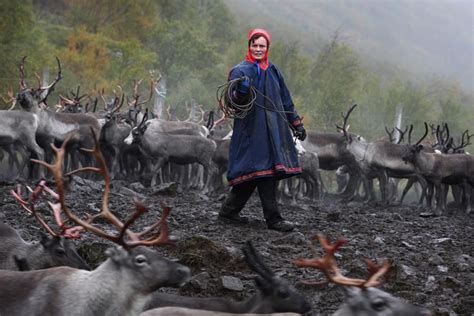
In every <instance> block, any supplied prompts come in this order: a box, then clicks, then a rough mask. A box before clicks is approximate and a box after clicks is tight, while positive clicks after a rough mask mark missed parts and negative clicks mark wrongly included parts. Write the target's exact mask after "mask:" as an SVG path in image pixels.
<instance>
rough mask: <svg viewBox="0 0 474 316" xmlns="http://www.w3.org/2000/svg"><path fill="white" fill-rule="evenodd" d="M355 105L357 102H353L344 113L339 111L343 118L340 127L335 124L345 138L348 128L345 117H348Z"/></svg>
mask: <svg viewBox="0 0 474 316" xmlns="http://www.w3.org/2000/svg"><path fill="white" fill-rule="evenodd" d="M356 106H357V104H353V105H352V106H351V107H350V109H349V110H348V111H347V112H346V113H345V114H344V113H341V115H342V117H343V119H344V122H343V124H342V127H341V126H339V125H337V124H336V128H337V129H338V130H339V131H342V133H343V134H344V137H345V138H346V139H347V138H348V135H347V131H348V130H349V127H348V126H347V119H348V118H349V115H351V113H352V111H353V110H354V108H355V107H356Z"/></svg>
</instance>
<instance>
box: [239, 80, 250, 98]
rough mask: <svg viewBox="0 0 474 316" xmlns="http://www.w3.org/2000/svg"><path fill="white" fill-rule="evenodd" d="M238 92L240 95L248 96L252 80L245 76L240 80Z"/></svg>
mask: <svg viewBox="0 0 474 316" xmlns="http://www.w3.org/2000/svg"><path fill="white" fill-rule="evenodd" d="M237 91H238V92H239V93H240V94H247V93H249V91H250V78H249V77H247V76H243V77H241V78H239V83H238V85H237Z"/></svg>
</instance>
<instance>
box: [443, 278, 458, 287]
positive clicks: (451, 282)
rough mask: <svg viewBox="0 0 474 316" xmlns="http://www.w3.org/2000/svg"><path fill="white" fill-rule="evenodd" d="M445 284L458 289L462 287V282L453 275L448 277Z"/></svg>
mask: <svg viewBox="0 0 474 316" xmlns="http://www.w3.org/2000/svg"><path fill="white" fill-rule="evenodd" d="M443 286H445V287H447V288H450V289H457V288H460V287H462V282H461V281H459V280H457V279H455V278H453V277H452V276H448V277H446V279H445V280H444V282H443Z"/></svg>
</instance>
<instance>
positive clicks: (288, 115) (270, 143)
mask: <svg viewBox="0 0 474 316" xmlns="http://www.w3.org/2000/svg"><path fill="white" fill-rule="evenodd" d="M243 75H246V76H247V77H249V78H250V79H251V82H252V86H254V87H255V88H256V89H257V90H258V91H259V92H260V93H257V98H256V100H255V102H254V106H253V109H252V110H251V112H249V113H248V114H247V116H245V117H244V118H243V119H240V118H236V119H234V129H233V134H232V139H231V143H230V150H229V168H228V171H227V179H228V181H229V185H237V184H240V183H243V182H245V181H250V180H253V179H256V178H262V177H276V178H278V179H282V178H286V177H291V176H293V175H297V174H300V173H301V167H300V166H299V163H298V155H297V152H296V148H295V145H294V141H293V138H292V134H291V131H290V128H289V126H288V125H289V124H292V125H294V126H295V125H297V124H299V123H300V122H301V121H300V118H299V116H298V114H297V113H296V111H295V109H294V105H293V101H292V100H291V96H290V93H289V91H288V88H287V87H286V84H285V82H284V80H283V76H282V74H281V72H280V70H279V69H278V68H277V67H276V66H275V65H273V64H271V63H270V64H269V66H268V68H267V69H266V70H262V69H260V68H258V66H257V65H256V64H254V63H252V62H249V61H243V62H241V63H240V64H238V65H237V66H235V67H234V68H233V69H232V70H231V72H230V74H229V80H232V79H235V78H239V77H241V76H243ZM262 94H263V95H265V96H266V98H264V97H263V95H262ZM267 98H268V99H267ZM269 100H271V102H270V101H269Z"/></svg>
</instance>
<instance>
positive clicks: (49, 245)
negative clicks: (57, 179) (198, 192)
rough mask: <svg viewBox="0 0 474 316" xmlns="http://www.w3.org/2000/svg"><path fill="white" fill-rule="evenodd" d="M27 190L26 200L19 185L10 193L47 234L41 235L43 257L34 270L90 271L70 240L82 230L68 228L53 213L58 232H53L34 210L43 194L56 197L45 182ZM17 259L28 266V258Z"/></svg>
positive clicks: (56, 214)
mask: <svg viewBox="0 0 474 316" xmlns="http://www.w3.org/2000/svg"><path fill="white" fill-rule="evenodd" d="M27 188H28V190H29V191H30V192H31V194H30V196H29V197H28V198H27V199H26V198H23V197H22V194H21V187H20V185H18V186H17V188H16V190H12V191H11V193H12V195H13V197H14V198H15V199H16V201H17V202H18V203H19V204H20V205H21V206H22V207H23V209H25V210H26V211H27V212H28V213H30V214H31V215H33V216H34V217H35V219H36V220H37V221H38V223H39V224H40V225H41V226H42V227H43V228H44V229H45V230H46V231H47V232H48V234H42V237H41V241H40V244H41V246H42V247H43V250H44V255H43V257H42V258H41V266H40V267H38V266H37V267H35V268H37V269H38V268H41V269H43V268H50V267H57V266H70V267H73V268H78V269H84V270H90V269H91V268H90V266H89V265H88V264H87V262H85V261H84V259H83V258H82V257H81V256H80V255H79V254H78V252H77V250H76V248H75V246H74V243H73V242H72V240H71V239H72V238H78V237H79V231H80V230H82V228H81V227H77V226H76V227H68V226H67V225H66V223H65V222H64V221H63V220H62V218H61V215H60V214H58V213H55V214H54V218H55V220H56V224H57V225H58V226H59V230H56V231H55V230H53V228H51V226H50V225H48V224H47V223H46V221H45V220H44V219H43V218H42V217H41V216H40V215H39V213H38V212H37V211H36V209H35V204H36V202H37V200H38V199H39V197H40V196H41V195H42V193H43V192H48V193H50V194H52V195H53V196H54V197H55V196H56V195H55V194H54V192H53V191H52V190H51V189H49V188H48V187H47V186H46V181H44V180H41V181H40V182H39V183H38V185H37V186H36V188H35V189H31V188H29V187H27ZM18 259H19V260H22V261H24V262H25V263H26V264H28V265H29V262H28V258H18Z"/></svg>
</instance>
